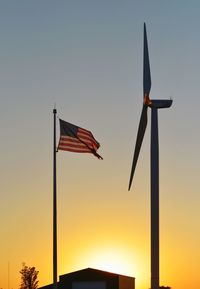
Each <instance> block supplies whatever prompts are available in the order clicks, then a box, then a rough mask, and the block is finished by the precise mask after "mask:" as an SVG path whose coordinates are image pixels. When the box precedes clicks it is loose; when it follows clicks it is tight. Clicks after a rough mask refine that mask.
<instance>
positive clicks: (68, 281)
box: [40, 268, 135, 289]
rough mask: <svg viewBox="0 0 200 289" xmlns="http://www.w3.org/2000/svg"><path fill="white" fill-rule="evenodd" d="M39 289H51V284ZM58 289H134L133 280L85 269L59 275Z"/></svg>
mask: <svg viewBox="0 0 200 289" xmlns="http://www.w3.org/2000/svg"><path fill="white" fill-rule="evenodd" d="M40 289H53V284H50V285H46V286H43V287H40ZM58 289H135V278H133V277H129V276H124V275H119V274H115V273H110V272H106V271H101V270H97V269H92V268H86V269H83V270H79V271H75V272H71V273H68V274H65V275H61V276H60V277H59V282H58Z"/></svg>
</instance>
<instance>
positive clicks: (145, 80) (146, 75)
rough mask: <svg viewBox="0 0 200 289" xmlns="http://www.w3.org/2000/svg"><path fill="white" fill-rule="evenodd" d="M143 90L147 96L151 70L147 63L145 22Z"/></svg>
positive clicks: (149, 87)
mask: <svg viewBox="0 0 200 289" xmlns="http://www.w3.org/2000/svg"><path fill="white" fill-rule="evenodd" d="M143 61H144V62H143V91H144V97H145V95H146V96H149V93H150V89H151V72H150V63H149V51H148V43H147V31H146V24H145V23H144V58H143Z"/></svg>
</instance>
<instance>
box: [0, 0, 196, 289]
mask: <svg viewBox="0 0 200 289" xmlns="http://www.w3.org/2000/svg"><path fill="white" fill-rule="evenodd" d="M199 13H200V1H199V0H196V1H195V0H191V1H186V0H175V1H167V0H138V1H134V0H123V1H122V0H99V1H98V0H57V1H55V0H54V1H53V0H34V1H33V0H32V1H25V0H17V1H14V0H2V1H0V116H1V117H0V118H1V121H0V133H1V142H0V150H1V158H0V159H1V161H0V171H1V174H0V185H1V190H0V192H1V201H0V288H3V289H18V288H19V284H20V274H19V271H20V269H21V267H22V263H23V262H25V263H26V265H28V266H35V267H36V269H37V270H39V275H38V277H39V285H40V286H43V285H46V284H50V283H52V246H53V245H52V234H53V233H52V170H53V168H52V163H53V161H52V137H53V113H52V111H53V108H54V105H55V104H56V107H57V112H58V117H60V118H62V119H64V120H66V121H68V122H71V123H73V124H76V125H78V126H81V127H84V128H86V129H88V130H91V131H92V132H93V134H94V136H95V138H96V139H97V140H98V141H99V142H100V144H101V147H100V149H99V151H98V152H99V154H100V155H102V156H103V158H104V160H103V161H100V160H98V159H97V158H95V157H94V156H93V155H91V154H74V153H70V152H62V151H59V153H58V154H57V174H58V178H57V181H58V275H62V274H65V273H68V272H72V271H75V270H79V269H83V268H87V267H92V268H96V269H103V270H107V271H111V272H115V273H119V274H124V275H129V276H133V277H135V278H136V289H147V288H149V287H150V122H149V124H148V128H147V132H146V135H145V138H144V143H143V146H142V149H141V154H140V157H139V161H138V165H137V169H136V173H135V176H134V180H133V184H132V188H131V191H129V192H128V190H127V188H128V181H129V175H130V168H131V162H132V156H133V150H134V144H135V139H136V134H137V128H138V123H139V118H140V113H141V108H142V93H143V87H142V81H143V78H142V69H143V23H144V22H146V25H147V34H148V42H149V53H150V65H151V76H152V89H151V97H152V98H170V97H171V98H172V99H173V106H172V107H171V108H170V109H165V110H161V111H159V138H160V284H161V285H165V286H171V287H172V289H188V288H189V289H199V288H200V274H199V268H200V245H199V244H200V186H199V179H200V152H199V150H200V133H199V128H200V127H199V123H200V113H199V109H200V88H199V86H200V69H199V68H200V17H199ZM149 120H150V111H149ZM57 129H59V127H57ZM58 138H59V132H58V134H57V140H58ZM8 273H9V274H8Z"/></svg>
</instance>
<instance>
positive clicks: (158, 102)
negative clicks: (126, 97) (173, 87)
mask: <svg viewBox="0 0 200 289" xmlns="http://www.w3.org/2000/svg"><path fill="white" fill-rule="evenodd" d="M172 102H173V100H172V99H150V100H149V104H146V103H144V104H145V105H148V106H149V107H151V108H168V107H170V106H171V105H172Z"/></svg>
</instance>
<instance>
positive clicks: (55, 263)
mask: <svg viewBox="0 0 200 289" xmlns="http://www.w3.org/2000/svg"><path fill="white" fill-rule="evenodd" d="M53 114H54V128H53V289H57V185H56V114H57V111H56V109H55V108H54V110H53Z"/></svg>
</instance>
